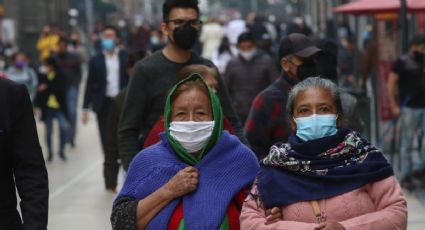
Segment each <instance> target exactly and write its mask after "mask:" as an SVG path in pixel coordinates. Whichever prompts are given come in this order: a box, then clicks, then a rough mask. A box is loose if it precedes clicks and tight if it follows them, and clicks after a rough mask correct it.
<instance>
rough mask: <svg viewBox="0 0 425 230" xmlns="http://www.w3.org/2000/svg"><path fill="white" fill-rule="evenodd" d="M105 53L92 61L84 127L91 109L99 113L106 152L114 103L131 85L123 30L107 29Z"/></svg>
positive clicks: (103, 34)
mask: <svg viewBox="0 0 425 230" xmlns="http://www.w3.org/2000/svg"><path fill="white" fill-rule="evenodd" d="M101 44H102V50H103V51H102V53H99V54H97V55H96V56H94V57H92V58H91V59H90V63H89V70H88V77H87V84H86V89H85V92H84V102H83V110H84V112H83V116H82V122H83V124H87V123H88V120H89V110H90V109H92V110H93V111H94V112H95V113H96V120H97V125H98V129H99V135H100V140H101V144H102V149H103V152H104V151H105V148H106V147H105V145H106V139H107V130H106V129H107V122H108V116H109V110H110V106H111V101H112V99H113V98H114V97H116V96H117V95H118V94H119V92H120V90H122V89H124V88H125V87H126V86H127V83H128V73H127V68H126V63H127V58H128V56H127V52H126V51H125V50H123V49H120V47H119V44H120V35H119V31H118V29H117V28H116V27H114V26H105V27H104V28H103V30H102V35H101Z"/></svg>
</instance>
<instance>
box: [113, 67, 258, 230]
mask: <svg viewBox="0 0 425 230" xmlns="http://www.w3.org/2000/svg"><path fill="white" fill-rule="evenodd" d="M164 118H165V132H163V133H161V141H160V142H159V143H157V144H155V145H153V146H150V147H149V148H146V149H144V150H142V151H141V152H140V153H139V154H138V155H137V156H136V157H135V158H134V160H133V161H132V163H131V165H130V168H129V171H128V176H127V179H126V181H125V183H124V186H123V188H122V190H121V192H120V194H119V195H118V197H117V199H116V200H115V202H114V205H113V210H112V217H111V221H112V226H113V228H114V229H136V228H137V229H155V230H156V229H214V230H216V229H239V228H240V227H239V214H240V208H241V204H242V202H243V199H244V198H245V193H246V191H247V189H248V188H249V187H250V186H251V184H252V182H253V180H254V178H255V176H256V173H257V171H258V169H259V165H258V163H257V160H256V157H255V155H254V154H253V152H252V151H251V150H250V149H249V148H247V147H246V146H245V145H243V144H242V143H241V142H240V141H239V140H238V138H237V137H235V136H233V135H230V134H229V133H228V132H227V131H223V130H222V129H223V128H222V127H223V118H222V111H221V106H220V102H219V99H218V97H217V96H216V95H215V94H214V92H213V91H212V90H211V89H210V88H209V87H208V86H207V85H206V84H205V83H204V81H203V80H202V78H201V76H200V75H199V74H192V75H190V76H189V77H188V78H186V79H185V80H183V81H181V82H179V83H178V84H177V85H176V86H175V87H174V88H173V89H172V90H171V92H170V93H169V95H168V97H167V101H166V106H165V113H164Z"/></svg>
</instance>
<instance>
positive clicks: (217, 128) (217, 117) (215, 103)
mask: <svg viewBox="0 0 425 230" xmlns="http://www.w3.org/2000/svg"><path fill="white" fill-rule="evenodd" d="M199 80H200V81H202V82H203V83H204V85H205V86H206V87H207V89H208V93H209V97H210V101H211V107H212V113H213V119H214V129H213V132H212V135H211V137H210V139H209V140H208V142H207V144H206V146H205V147H204V148H203V149H202V150H201V153H200V154H199V155H198V156H194V155H193V154H191V153H188V152H187V151H186V150H185V149H184V148H183V146H182V145H181V144H180V143H179V142H178V141H176V140H175V139H174V138H173V137H172V136H171V134H170V129H169V128H170V123H171V121H170V120H171V96H172V95H173V94H174V92H175V91H176V90H177V88H178V87H179V86H181V85H182V84H184V83H186V82H189V81H199ZM164 119H165V122H164V125H165V132H166V135H167V139H168V142H169V143H170V145H171V147H172V148H173V149H174V151H175V152H176V153H177V155H178V156H179V157H180V158H181V159H182V160H183V161H184V162H186V163H187V164H189V165H196V164H197V163H198V162H199V161H200V160H201V159H202V158H203V157H204V156H205V154H206V153H207V152H208V151H209V150H210V149H211V148H212V147H213V146H214V145H215V144H216V143H217V141H218V139H219V138H220V136H221V133H222V132H223V115H222V111H221V105H220V100H219V98H218V97H217V95H216V94H215V93H214V92H213V91H212V89H211V88H210V87H209V86H208V85H207V84H206V83H205V82H204V80H203V79H202V76H201V75H200V74H199V73H193V74H191V75H190V76H189V77H187V78H186V79H184V80H182V81H180V82H178V83H177V84H176V85H175V86H174V87H173V88H172V89H171V91H170V93H169V94H168V96H167V101H166V102H165V109H164Z"/></svg>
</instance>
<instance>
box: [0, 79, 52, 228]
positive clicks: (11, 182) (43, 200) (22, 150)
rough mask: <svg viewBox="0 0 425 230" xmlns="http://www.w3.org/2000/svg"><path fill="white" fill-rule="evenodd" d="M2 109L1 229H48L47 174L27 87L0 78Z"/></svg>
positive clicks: (0, 122) (0, 149) (0, 121)
mask: <svg viewBox="0 0 425 230" xmlns="http://www.w3.org/2000/svg"><path fill="white" fill-rule="evenodd" d="M0 108H1V109H0V183H1V189H0V229H8V230H15V229H37V230H43V229H47V217H48V199H49V188H48V179H47V170H46V166H45V164H44V159H43V154H42V152H41V147H40V144H39V140H38V136H37V130H36V126H35V121H34V115H33V112H32V105H31V101H30V97H29V95H28V92H27V91H26V88H25V86H23V85H19V84H16V83H14V82H11V81H9V80H6V79H2V78H0ZM16 189H17V190H18V194H19V197H20V199H21V202H20V208H21V213H22V218H21V216H20V215H19V213H18V211H17V210H16V204H17V198H16Z"/></svg>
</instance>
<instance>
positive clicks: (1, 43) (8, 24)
mask: <svg viewBox="0 0 425 230" xmlns="http://www.w3.org/2000/svg"><path fill="white" fill-rule="evenodd" d="M0 50H1V51H2V53H3V54H4V55H6V56H7V57H10V56H11V55H12V54H13V53H14V52H16V50H17V44H16V24H15V21H14V20H13V19H11V18H7V17H6V16H5V10H4V7H3V6H2V5H0Z"/></svg>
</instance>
